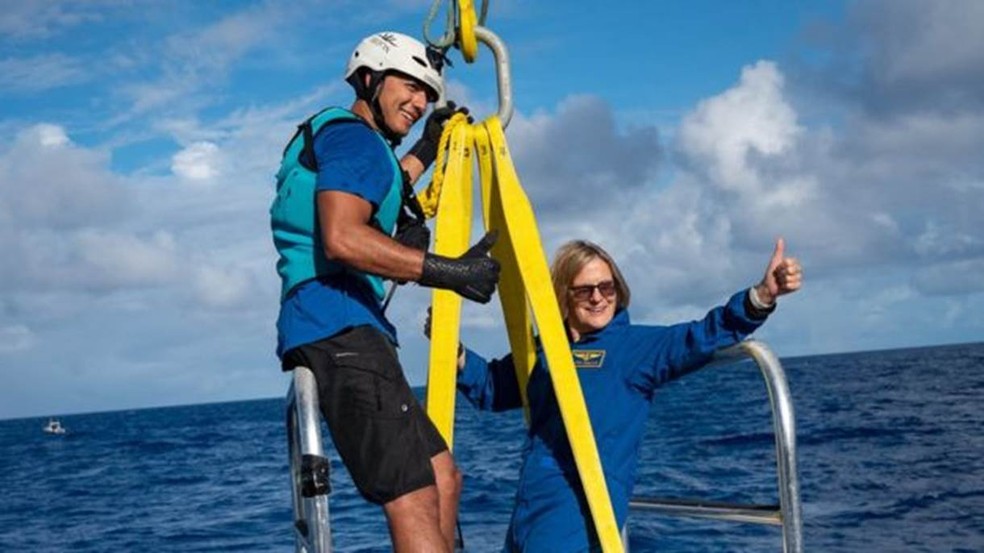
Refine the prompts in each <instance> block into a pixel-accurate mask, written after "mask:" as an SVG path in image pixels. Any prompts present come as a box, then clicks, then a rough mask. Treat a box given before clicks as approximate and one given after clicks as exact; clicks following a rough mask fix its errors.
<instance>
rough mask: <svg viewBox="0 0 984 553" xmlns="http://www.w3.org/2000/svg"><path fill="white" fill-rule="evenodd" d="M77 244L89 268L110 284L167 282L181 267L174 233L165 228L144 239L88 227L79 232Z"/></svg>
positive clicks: (103, 281)
mask: <svg viewBox="0 0 984 553" xmlns="http://www.w3.org/2000/svg"><path fill="white" fill-rule="evenodd" d="M75 244H76V249H77V252H78V255H79V257H80V259H81V261H82V264H83V266H84V267H85V268H87V269H89V271H87V272H91V273H92V278H93V279H94V280H96V281H98V282H101V283H105V285H108V286H123V285H134V284H148V283H149V284H156V283H161V282H167V281H170V280H171V279H172V278H173V275H174V274H175V271H176V270H177V267H178V259H177V255H176V253H177V252H176V249H177V245H176V244H175V241H174V237H173V236H171V235H170V234H168V233H166V232H163V231H159V232H157V233H155V234H154V235H153V236H151V237H149V238H147V239H143V238H140V237H138V236H134V235H130V234H123V233H120V232H116V231H105V230H102V231H99V230H90V229H86V230H83V231H81V232H79V233H78V235H77V236H76V239H75Z"/></svg>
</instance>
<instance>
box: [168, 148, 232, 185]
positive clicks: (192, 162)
mask: <svg viewBox="0 0 984 553" xmlns="http://www.w3.org/2000/svg"><path fill="white" fill-rule="evenodd" d="M222 163H223V161H222V152H221V150H220V149H219V147H218V146H217V145H215V144H214V143H212V142H195V143H194V144H191V145H189V146H188V147H186V148H184V149H183V150H181V151H179V152H178V153H176V154H174V157H173V158H172V159H171V171H173V172H174V174H175V175H177V176H179V177H182V178H184V179H188V180H190V181H211V180H214V179H215V178H216V177H218V176H219V175H220V174H221V169H220V166H221V164H222Z"/></svg>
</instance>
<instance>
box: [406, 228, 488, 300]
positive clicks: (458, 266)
mask: <svg viewBox="0 0 984 553" xmlns="http://www.w3.org/2000/svg"><path fill="white" fill-rule="evenodd" d="M496 237H497V233H496V231H494V230H493V231H489V232H488V233H486V234H485V236H483V237H482V239H481V240H479V241H478V243H476V244H475V245H474V246H472V247H471V249H469V250H468V251H466V252H465V253H464V254H462V255H461V257H444V256H440V255H434V254H431V253H426V254H424V272H423V274H422V275H420V280H418V281H417V282H418V283H419V284H420V285H421V286H430V287H431V288H444V289H447V290H454V291H455V292H457V293H459V294H461V295H462V296H463V297H465V298H468V299H470V300H472V301H477V302H478V303H488V302H489V300H491V299H492V293H493V292H495V285H496V283H498V282H499V262H498V261H496V260H495V259H492V258H491V257H489V255H488V253H489V250H490V249H492V245H493V244H495V240H496Z"/></svg>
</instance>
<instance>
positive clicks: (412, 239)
mask: <svg viewBox="0 0 984 553" xmlns="http://www.w3.org/2000/svg"><path fill="white" fill-rule="evenodd" d="M430 238H431V232H430V229H429V228H427V227H426V226H425V225H424V222H423V221H414V222H412V223H409V224H407V225H405V226H402V227H401V226H397V229H396V235H394V236H393V239H394V240H396V241H397V242H399V243H401V244H403V245H404V246H406V247H408V248H413V249H415V250H420V251H424V252H426V251H427V249H428V248H430Z"/></svg>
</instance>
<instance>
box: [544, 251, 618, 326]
mask: <svg viewBox="0 0 984 553" xmlns="http://www.w3.org/2000/svg"><path fill="white" fill-rule="evenodd" d="M594 259H600V260H602V261H604V262H605V263H607V264H608V268H609V269H611V271H612V278H613V279H614V281H615V290H616V291H617V292H618V307H619V308H620V309H624V308H626V307H628V306H629V297H630V293H629V284H628V283H627V282H625V278H624V277H622V271H619V270H618V264H617V263H615V260H614V259H612V256H610V255H608V252H606V251H605V250H604V249H602V247H601V246H599V245H598V244H595V243H593V242H588V241H587V240H571V241H570V242H567V243H566V244H564V245H563V246H561V247H560V248H558V249H557V253H556V254H554V260H553V263H552V264H551V265H550V278H551V280H552V281H553V287H554V293H555V294H557V303H559V304H560V314H561V316H562V317H563V318H564V319H565V320H566V319H567V315H568V314H569V313H568V312H569V311H570V310H569V309H568V306H567V304H568V291H569V290H570V288H571V283H573V282H574V277H576V276H577V274H578V273H580V272H581V269H583V268H584V266H585V265H587V264H588V263H590V262H591V261H592V260H594Z"/></svg>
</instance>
